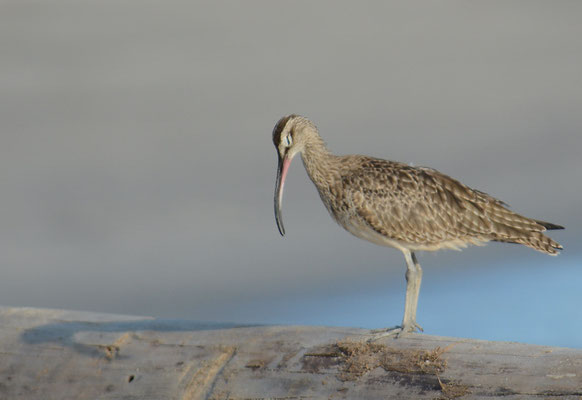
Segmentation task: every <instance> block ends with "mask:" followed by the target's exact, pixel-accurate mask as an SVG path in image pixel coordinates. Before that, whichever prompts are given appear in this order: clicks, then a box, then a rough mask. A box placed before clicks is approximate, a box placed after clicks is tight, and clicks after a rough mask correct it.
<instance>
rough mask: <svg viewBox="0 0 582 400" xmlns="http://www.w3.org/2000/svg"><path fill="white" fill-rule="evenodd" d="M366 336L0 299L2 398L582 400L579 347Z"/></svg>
mask: <svg viewBox="0 0 582 400" xmlns="http://www.w3.org/2000/svg"><path fill="white" fill-rule="evenodd" d="M368 333H369V331H366V330H361V329H354V328H324V327H304V326H301V327H297V326H256V327H233V326H229V325H220V324H201V323H196V322H189V321H168V320H155V319H149V318H140V317H127V316H119V315H104V314H94V313H85V312H72V311H56V310H42V309H30V308H7V307H4V308H2V307H0V399H180V400H190V399H266V398H269V399H319V398H329V399H386V398H391V399H439V398H442V399H446V398H463V399H491V398H496V397H499V398H504V399H529V398H556V399H558V398H559V399H580V398H582V350H575V349H566V348H554V347H544V346H532V345H524V344H518V343H505V342H486V341H479V340H468V339H455V338H444V337H435V336H428V335H412V336H411V337H409V338H404V339H398V340H393V339H385V340H382V341H379V344H374V345H372V346H368V345H365V344H361V343H362V341H363V340H364V339H366V334H368ZM338 341H339V342H340V345H339V346H338V345H337V343H338ZM384 345H386V346H384ZM435 349H436V350H435ZM456 396H457V397H456Z"/></svg>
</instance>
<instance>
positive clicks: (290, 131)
mask: <svg viewBox="0 0 582 400" xmlns="http://www.w3.org/2000/svg"><path fill="white" fill-rule="evenodd" d="M273 143H274V145H275V148H276V149H277V155H278V160H279V162H278V168H277V180H276V184H275V197H274V203H275V220H276V222H277V227H278V229H279V232H280V233H281V235H282V236H284V235H285V228H284V226H283V219H282V215H281V202H282V198H283V186H284V184H285V178H286V176H287V171H288V170H289V166H290V165H291V160H292V159H293V157H294V156H295V155H297V154H298V153H300V154H301V158H302V160H303V165H304V166H305V169H306V170H307V174H308V175H309V178H310V179H311V181H312V182H313V183H314V184H315V187H316V188H317V191H318V192H319V196H320V197H321V200H322V201H323V204H324V205H325V207H326V208H327V210H328V211H329V213H330V215H331V216H332V218H333V219H334V220H335V221H336V222H337V223H338V224H339V225H340V226H342V227H343V228H344V229H346V230H347V231H348V232H350V233H351V234H353V235H354V236H356V237H358V238H360V239H364V240H367V241H370V242H373V243H376V244H379V245H382V246H389V247H394V248H396V249H398V250H400V251H401V252H402V253H403V254H404V258H405V260H406V266H407V269H406V274H405V277H406V282H407V284H406V299H405V304H404V318H403V319H402V325H400V326H397V327H395V328H393V329H390V330H388V331H387V332H386V333H383V334H382V336H385V335H392V334H396V335H397V336H400V335H403V334H407V333H410V332H416V331H417V330H420V331H422V328H421V327H420V325H418V324H417V322H416V309H417V306H418V294H419V291H420V283H421V280H422V269H421V267H420V264H419V263H418V261H417V259H416V256H415V254H414V252H415V251H421V250H425V251H434V250H440V249H455V250H460V249H461V248H464V247H467V246H468V245H483V244H485V243H486V242H489V241H497V242H506V243H518V244H523V245H525V246H528V247H531V248H533V249H535V250H538V251H540V252H542V253H546V254H550V255H556V254H558V251H559V250H560V249H562V246H561V245H560V244H559V243H557V242H555V241H554V240H552V239H551V238H549V237H547V236H545V235H544V234H543V233H542V232H544V231H546V230H548V229H564V227H562V226H560V225H555V224H551V223H549V222H544V221H539V220H535V219H531V218H527V217H524V216H522V215H519V214H517V213H515V212H513V211H510V210H509V209H508V208H507V205H506V204H505V203H503V202H502V201H500V200H497V199H495V198H494V197H492V196H490V195H488V194H486V193H484V192H481V191H479V190H475V189H471V188H470V187H468V186H466V185H464V184H462V183H461V182H459V181H457V180H455V179H453V178H451V177H449V176H447V175H445V174H443V173H441V172H439V171H437V170H434V169H431V168H426V167H412V166H410V165H407V164H403V163H400V162H396V161H388V160H383V159H379V158H373V157H367V156H361V155H345V156H336V155H333V154H331V153H330V152H329V150H328V149H327V147H326V146H325V143H324V141H323V140H322V139H321V137H320V136H319V133H318V130H317V128H316V126H315V125H314V124H313V123H312V122H311V121H310V120H308V119H307V118H305V117H302V116H300V115H295V114H292V115H288V116H285V117H283V118H281V119H280V120H279V121H278V122H277V124H276V125H275V128H274V129H273Z"/></svg>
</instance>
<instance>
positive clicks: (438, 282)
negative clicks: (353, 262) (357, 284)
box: [227, 259, 582, 348]
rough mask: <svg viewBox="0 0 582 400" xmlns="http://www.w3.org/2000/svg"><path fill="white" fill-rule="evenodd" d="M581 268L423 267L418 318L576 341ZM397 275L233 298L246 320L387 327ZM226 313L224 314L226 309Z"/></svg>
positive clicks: (450, 331) (505, 334) (436, 327)
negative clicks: (308, 292)
mask: <svg viewBox="0 0 582 400" xmlns="http://www.w3.org/2000/svg"><path fill="white" fill-rule="evenodd" d="M581 287H582V268H580V266H579V265H578V263H576V262H575V261H574V260H571V261H568V260H566V259H562V260H561V262H559V263H557V265H552V266H551V267H548V265H547V264H546V265H539V266H535V265H534V266H525V265H519V264H517V265H512V266H510V267H505V266H504V267H503V268H500V267H498V268H496V269H486V268H482V269H478V270H475V269H473V270H470V271H458V270H455V271H454V272H453V271H442V270H441V271H437V270H431V269H429V268H425V273H424V279H423V285H422V289H421V294H420V299H419V308H418V314H417V321H418V323H419V324H420V325H422V326H423V328H424V330H425V333H427V334H431V335H442V336H453V337H467V338H475V339H484V340H501V341H516V342H522V343H531V344H540V345H550V346H562V347H575V348H582V335H581V334H580V332H582V308H581V305H582V294H581V293H582V291H581V290H580V288H581ZM404 291H405V281H404V277H402V279H401V280H400V281H395V282H386V283H385V284H383V285H382V284H377V285H374V286H373V287H371V288H369V290H365V291H362V290H360V291H359V292H357V293H355V292H353V291H351V290H350V287H341V288H337V292H336V293H329V292H326V293H324V294H322V295H321V296H317V295H313V296H304V295H303V296H293V295H288V296H286V297H283V298H271V299H263V300H261V301H255V302H251V303H248V304H240V305H237V307H236V308H235V309H233V313H234V314H232V315H230V318H231V319H234V320H238V321H245V322H261V323H275V324H301V325H326V326H358V327H363V328H380V327H390V326H394V325H396V324H398V323H400V321H401V319H402V314H403V308H404ZM227 314H228V313H227Z"/></svg>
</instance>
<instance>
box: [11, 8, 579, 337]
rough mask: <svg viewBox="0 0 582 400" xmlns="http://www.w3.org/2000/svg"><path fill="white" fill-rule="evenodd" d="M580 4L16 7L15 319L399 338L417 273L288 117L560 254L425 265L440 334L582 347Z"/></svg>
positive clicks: (430, 320) (423, 319)
mask: <svg viewBox="0 0 582 400" xmlns="http://www.w3.org/2000/svg"><path fill="white" fill-rule="evenodd" d="M581 17H582V2H576V1H554V2H542V1H539V2H538V1H512V2H507V1H481V2H476V1H432V2H424V1H423V2H421V1H418V2H416V1H402V2H349V3H344V2H338V1H328V2H312V1H295V2H279V1H245V2H238V1H229V2H214V1H208V2H199V1H194V2H182V1H156V2H147V1H136V0H128V1H117V0H116V1H97V0H93V1H88V0H87V1H76V0H75V1H73V0H71V1H65V0H52V1H26V0H11V1H6V0H3V1H0V135H1V136H0V137H1V142H0V144H1V145H0V188H1V197H0V268H1V279H0V304H2V305H12V306H35V307H52V308H66V309H80V310H93V311H101V312H114V313H127V314H138V315H151V316H156V317H161V318H188V319H196V320H209V321H233V322H243V323H282V324H317V325H343V326H362V327H369V328H378V327H383V326H393V325H395V324H397V323H400V321H401V318H402V312H403V304H404V291H405V281H404V271H405V263H404V258H403V256H402V254H401V253H400V252H398V251H397V250H394V249H390V248H383V247H379V246H375V245H373V244H370V243H367V242H364V241H361V240H359V239H356V238H354V237H352V236H350V235H349V234H348V233H346V232H344V231H343V230H342V229H340V228H339V227H338V226H336V225H335V224H334V222H333V221H332V220H331V218H330V217H329V216H328V215H327V212H326V211H325V209H324V207H323V205H322V204H321V202H320V200H319V197H318V195H317V193H316V190H315V188H314V187H313V186H312V184H311V182H310V181H309V179H308V177H307V175H306V173H305V171H304V169H303V167H302V165H301V162H300V161H299V160H296V161H295V162H294V164H293V165H292V167H291V170H290V174H289V178H288V181H287V184H286V193H285V198H284V207H283V209H284V211H283V212H284V217H285V226H286V228H287V236H286V237H285V238H281V237H280V236H279V234H278V232H277V229H276V226H275V222H274V218H273V204H272V199H273V189H274V178H275V167H276V153H275V149H274V147H273V145H272V141H271V131H272V129H273V125H274V124H275V122H276V121H277V120H278V119H279V118H280V117H281V116H283V115H285V114H289V113H300V114H303V115H305V116H307V117H309V118H311V119H312V120H313V121H314V122H315V123H316V124H317V125H318V127H319V129H320V133H321V135H322V136H323V138H324V139H325V140H326V141H327V143H328V145H329V147H330V149H331V150H332V151H334V152H336V153H340V154H341V153H362V154H369V155H374V156H378V157H383V158H389V159H393V160H399V161H404V162H409V163H413V164H415V165H426V166H431V167H433V168H436V169H439V170H441V171H442V172H444V173H447V174H449V175H451V176H453V177H455V178H457V179H460V180H462V181H463V182H465V183H466V184H468V185H470V186H472V187H474V188H477V189H480V190H482V191H485V192H488V193H489V194H491V195H493V196H496V197H498V198H500V199H502V200H504V201H506V202H508V203H509V204H510V205H511V206H512V208H513V209H514V210H516V211H518V212H520V213H523V214H525V215H527V216H530V217H534V218H538V219H544V220H547V221H551V222H554V223H557V224H563V225H565V226H566V228H567V229H566V230H565V231H555V232H551V236H552V237H553V238H555V239H556V240H558V241H559V242H560V243H561V244H563V245H564V247H565V250H564V252H563V253H562V254H561V255H560V256H558V257H549V256H546V255H543V254H541V253H538V252H535V251H533V250H531V249H528V248H525V247H522V246H516V245H507V244H505V245H503V244H496V243H493V244H489V245H488V246H486V247H482V248H476V247H474V248H470V249H467V250H465V251H463V252H454V251H443V252H439V253H421V254H420V257H419V260H420V262H421V264H422V265H423V267H424V271H425V275H424V281H423V287H422V290H421V295H420V304H419V313H418V322H419V323H420V324H421V325H423V326H424V328H425V331H426V332H427V333H429V334H437V335H450V336H466V337H474V338H482V339H498V340H515V341H524V342H530V343H540V344H551V345H562V346H573V347H582V335H581V334H580V331H581V329H582V310H581V305H582V290H581V288H582V265H581V261H582V249H581V246H580V237H581V234H582V229H581V227H580V226H581V222H582V217H581V213H580V211H579V207H580V204H581V199H582V190H581V184H580V173H581V171H582V160H581V158H580V151H581V149H582V72H581V71H582V24H581V23H580V19H581Z"/></svg>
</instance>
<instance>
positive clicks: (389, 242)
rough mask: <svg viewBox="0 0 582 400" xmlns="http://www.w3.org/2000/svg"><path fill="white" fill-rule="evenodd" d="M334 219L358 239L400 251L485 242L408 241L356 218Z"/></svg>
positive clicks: (466, 240) (465, 245)
mask: <svg viewBox="0 0 582 400" xmlns="http://www.w3.org/2000/svg"><path fill="white" fill-rule="evenodd" d="M334 219H335V220H336V222H337V223H338V224H339V225H341V226H342V227H343V228H344V229H345V230H347V231H348V232H350V233H351V234H352V235H354V236H356V237H358V238H360V239H363V240H366V241H368V242H372V243H375V244H377V245H380V246H388V247H393V248H396V249H398V250H400V251H404V250H409V251H436V250H443V249H450V250H462V249H463V248H465V247H467V246H469V245H477V246H483V245H485V244H486V243H487V240H485V241H484V240H478V239H475V238H463V239H449V240H443V241H438V242H408V241H403V240H398V239H395V238H390V237H387V236H384V235H382V234H380V233H378V232H377V231H375V230H374V229H372V228H371V227H370V226H369V225H368V224H366V223H365V222H364V221H362V220H360V219H357V218H349V219H342V218H334Z"/></svg>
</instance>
